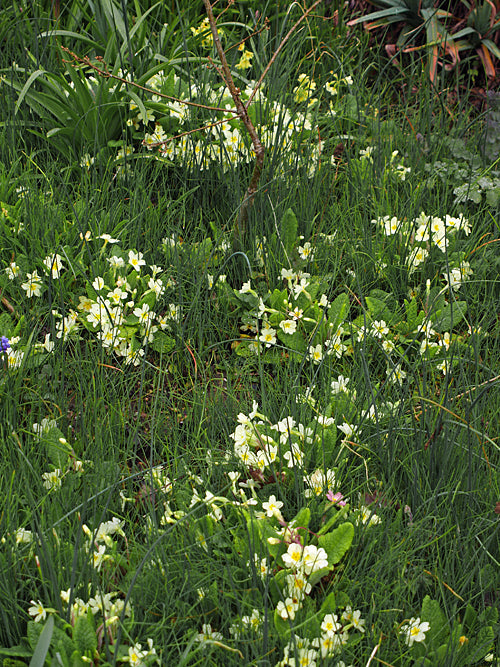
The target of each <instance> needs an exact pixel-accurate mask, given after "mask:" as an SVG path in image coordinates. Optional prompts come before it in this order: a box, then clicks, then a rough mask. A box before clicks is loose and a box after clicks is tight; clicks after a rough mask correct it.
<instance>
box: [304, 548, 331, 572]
mask: <svg viewBox="0 0 500 667" xmlns="http://www.w3.org/2000/svg"><path fill="white" fill-rule="evenodd" d="M325 567H328V556H327V553H326V551H325V550H324V549H323V547H317V546H315V545H314V544H309V545H308V546H307V547H304V551H303V553H302V568H303V570H304V572H305V573H306V574H307V575H309V574H312V573H313V572H317V571H318V570H322V569H323V568H325Z"/></svg>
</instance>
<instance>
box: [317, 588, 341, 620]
mask: <svg viewBox="0 0 500 667" xmlns="http://www.w3.org/2000/svg"><path fill="white" fill-rule="evenodd" d="M336 609H337V601H336V599H335V593H333V592H332V593H330V594H329V595H327V596H326V598H325V599H324V600H323V604H322V605H321V608H320V610H319V616H320V618H321V617H323V616H326V614H333V613H334V612H335V610H336Z"/></svg>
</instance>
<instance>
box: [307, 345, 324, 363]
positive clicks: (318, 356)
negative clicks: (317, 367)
mask: <svg viewBox="0 0 500 667" xmlns="http://www.w3.org/2000/svg"><path fill="white" fill-rule="evenodd" d="M309 358H310V360H311V361H312V362H314V363H315V364H319V363H320V362H321V360H322V359H323V348H322V345H321V343H318V344H317V345H316V346H315V347H313V348H310V351H309Z"/></svg>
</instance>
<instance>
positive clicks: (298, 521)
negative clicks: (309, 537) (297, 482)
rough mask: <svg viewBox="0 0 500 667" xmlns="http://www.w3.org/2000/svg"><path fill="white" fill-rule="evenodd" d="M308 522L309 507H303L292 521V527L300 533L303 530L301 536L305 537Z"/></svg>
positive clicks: (309, 515) (309, 518)
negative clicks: (299, 530)
mask: <svg viewBox="0 0 500 667" xmlns="http://www.w3.org/2000/svg"><path fill="white" fill-rule="evenodd" d="M310 520H311V510H310V509H309V507H303V508H302V509H300V510H299V511H298V512H297V514H296V516H295V518H294V519H293V527H294V528H295V529H297V528H298V529H301V531H302V530H303V534H304V535H305V534H306V533H307V529H308V527H309V521H310Z"/></svg>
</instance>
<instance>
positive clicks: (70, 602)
mask: <svg viewBox="0 0 500 667" xmlns="http://www.w3.org/2000/svg"><path fill="white" fill-rule="evenodd" d="M123 528H124V522H123V521H122V520H120V519H118V518H117V517H113V519H112V520H110V521H105V522H102V523H101V524H99V526H98V527H97V528H96V529H95V530H91V529H90V528H89V527H88V526H87V525H85V524H83V525H82V529H83V532H84V534H85V536H86V537H87V541H86V544H85V547H86V548H85V551H86V553H87V554H88V555H90V556H91V560H92V564H93V567H94V568H95V570H96V571H97V572H99V571H100V569H101V565H102V563H103V562H104V560H105V559H107V560H112V556H110V555H104V551H105V550H106V547H108V548H109V549H110V550H113V551H114V552H115V555H116V556H118V545H117V542H116V540H115V539H114V536H116V535H121V536H122V538H123V539H124V540H125V541H126V536H125V532H124V530H123ZM58 539H59V538H58ZM33 540H34V537H33V533H31V531H24V535H23V539H22V540H17V536H16V541H17V542H18V544H30V543H31V542H33ZM37 565H38V560H37ZM101 584H102V587H100V588H99V590H97V591H95V592H93V591H92V590H91V586H90V585H89V591H88V596H87V597H86V599H83V598H81V597H78V596H77V595H75V594H74V590H73V589H71V588H69V589H67V590H61V591H60V598H61V602H62V606H63V611H64V612H65V616H67V617H69V624H68V623H67V622H66V621H63V620H62V618H60V617H59V615H58V612H57V611H56V610H55V609H53V608H52V607H49V606H46V605H44V604H43V603H42V602H41V601H40V600H39V599H38V600H31V602H30V605H31V606H30V607H29V608H28V614H29V615H30V616H31V617H32V619H33V621H32V622H34V623H35V624H42V623H44V622H45V621H46V620H47V618H48V616H49V615H50V616H53V617H54V620H55V628H54V640H62V646H63V649H61V646H59V647H58V650H59V651H60V650H64V651H65V653H66V655H67V657H68V658H69V657H71V658H80V659H83V660H84V661H85V662H92V663H93V662H94V660H96V659H97V660H99V656H100V654H101V652H103V651H104V650H105V647H108V650H109V648H111V649H113V645H114V644H115V640H116V637H117V632H118V629H119V626H120V624H123V625H124V627H125V629H126V630H127V633H126V634H127V636H129V637H130V632H131V630H132V629H133V608H132V604H131V602H130V601H127V603H126V602H125V599H124V594H123V592H119V591H113V590H110V589H109V585H107V584H106V582H105V581H104V580H103V581H102V582H101ZM89 615H90V616H91V617H92V621H91V620H90V618H89ZM68 630H70V633H69V634H68ZM83 633H85V635H86V637H87V639H86V642H85V643H86V644H87V646H88V649H87V650H85V653H84V654H83V655H82V650H83V649H82V641H81V640H78V639H76V637H77V635H78V636H79V637H81V636H82V634H83ZM89 635H90V636H92V635H93V636H94V637H95V638H94V639H90V640H89ZM70 636H72V638H73V639H71V638H70ZM117 659H118V660H119V661H120V662H123V663H129V664H130V665H131V666H133V667H139V666H140V665H142V666H144V667H145V666H147V665H153V664H160V656H159V655H158V654H157V652H156V649H155V648H154V646H153V640H152V639H147V647H144V648H143V645H142V644H140V643H135V644H132V645H128V642H124V643H122V644H120V646H119V647H118V651H117Z"/></svg>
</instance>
